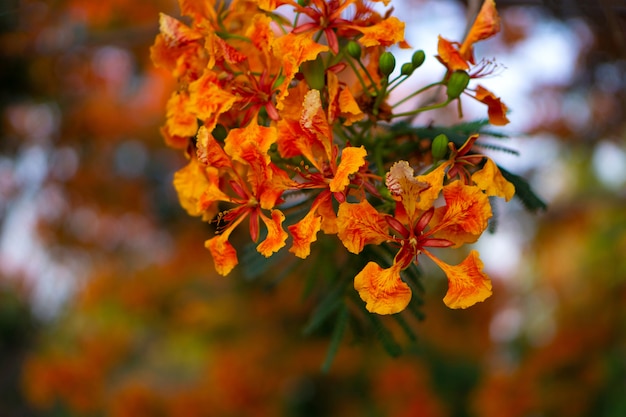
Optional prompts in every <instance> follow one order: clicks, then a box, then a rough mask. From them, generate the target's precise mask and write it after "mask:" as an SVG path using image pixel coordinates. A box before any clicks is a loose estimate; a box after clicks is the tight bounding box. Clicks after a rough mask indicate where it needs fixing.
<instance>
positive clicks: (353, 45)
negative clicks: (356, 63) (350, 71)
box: [346, 41, 361, 59]
mask: <svg viewBox="0 0 626 417" xmlns="http://www.w3.org/2000/svg"><path fill="white" fill-rule="evenodd" d="M346 52H347V53H348V55H350V56H351V57H352V58H354V59H361V45H359V44H358V43H357V42H355V41H350V42H348V44H347V45H346Z"/></svg>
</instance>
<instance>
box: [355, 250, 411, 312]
mask: <svg viewBox="0 0 626 417" xmlns="http://www.w3.org/2000/svg"><path fill="white" fill-rule="evenodd" d="M354 289H355V290H357V291H358V293H359V296H360V297H361V299H362V300H363V301H365V303H366V304H365V308H367V310H368V311H369V312H372V313H377V314H395V313H399V312H401V311H402V310H404V309H405V308H406V306H407V305H408V304H409V302H410V301H411V289H410V288H409V286H408V285H407V284H406V283H405V282H404V281H402V279H401V278H400V266H399V265H397V264H394V265H392V266H391V267H390V268H387V269H383V268H381V267H380V266H378V264H376V263H374V262H369V263H368V264H367V265H365V268H363V270H362V271H361V272H359V274H358V275H357V276H356V277H355V278H354Z"/></svg>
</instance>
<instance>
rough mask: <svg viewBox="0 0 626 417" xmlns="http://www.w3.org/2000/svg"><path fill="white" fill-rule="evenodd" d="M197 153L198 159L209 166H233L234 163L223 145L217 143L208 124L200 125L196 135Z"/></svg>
mask: <svg viewBox="0 0 626 417" xmlns="http://www.w3.org/2000/svg"><path fill="white" fill-rule="evenodd" d="M196 138H197V141H196V147H197V150H196V155H197V156H198V160H199V161H200V162H201V163H202V164H204V165H208V166H212V167H215V168H224V167H231V166H232V163H231V161H230V158H229V157H228V155H226V152H224V149H222V147H221V145H220V144H219V143H217V141H216V140H215V138H214V137H213V135H212V134H211V133H209V130H208V129H207V128H206V126H200V129H198V134H197V135H196Z"/></svg>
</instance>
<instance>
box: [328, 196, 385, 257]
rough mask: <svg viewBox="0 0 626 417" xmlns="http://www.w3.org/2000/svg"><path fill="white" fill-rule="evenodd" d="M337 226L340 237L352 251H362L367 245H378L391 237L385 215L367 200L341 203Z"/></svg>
mask: <svg viewBox="0 0 626 417" xmlns="http://www.w3.org/2000/svg"><path fill="white" fill-rule="evenodd" d="M337 226H338V227H339V230H338V233H337V235H338V236H339V239H341V242H342V243H343V245H344V246H345V247H346V249H348V250H349V251H350V252H352V253H360V252H361V251H362V250H363V247H364V246H365V245H368V244H373V245H377V244H379V243H382V242H384V241H386V240H388V239H390V237H389V234H388V232H387V231H388V225H387V222H386V221H385V217H384V216H383V215H382V214H380V213H379V212H378V211H377V210H376V209H375V208H374V207H372V205H371V204H370V203H369V202H368V201H367V200H363V201H361V202H360V203H342V204H340V205H339V211H338V213H337Z"/></svg>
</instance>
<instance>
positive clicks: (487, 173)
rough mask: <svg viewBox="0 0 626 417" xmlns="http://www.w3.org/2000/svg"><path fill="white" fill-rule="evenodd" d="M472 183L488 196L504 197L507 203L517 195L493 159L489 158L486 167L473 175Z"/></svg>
mask: <svg viewBox="0 0 626 417" xmlns="http://www.w3.org/2000/svg"><path fill="white" fill-rule="evenodd" d="M472 181H474V183H475V184H476V185H477V186H478V188H480V189H481V190H483V191H485V193H486V194H487V195H490V196H496V197H502V198H504V199H505V200H506V201H509V200H510V199H511V198H513V195H514V194H515V186H514V185H513V184H511V183H510V182H508V181H507V180H506V179H505V178H504V177H503V176H502V173H501V172H500V170H499V169H498V166H497V165H496V164H495V163H494V162H493V161H492V160H491V158H487V162H485V166H483V168H482V169H481V170H480V171H477V172H475V173H474V175H472Z"/></svg>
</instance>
